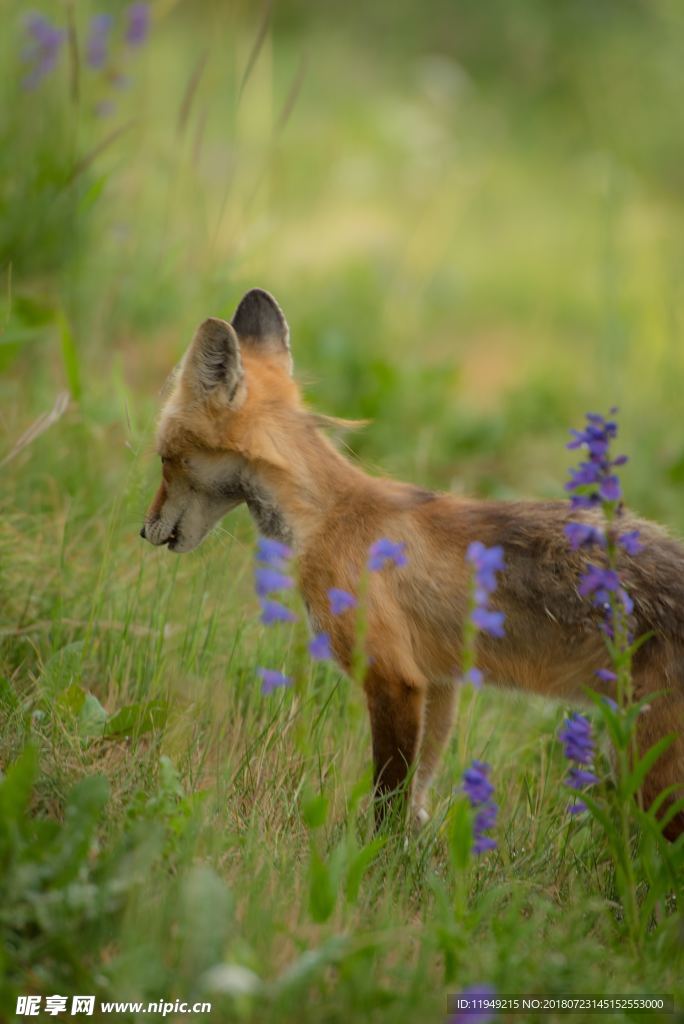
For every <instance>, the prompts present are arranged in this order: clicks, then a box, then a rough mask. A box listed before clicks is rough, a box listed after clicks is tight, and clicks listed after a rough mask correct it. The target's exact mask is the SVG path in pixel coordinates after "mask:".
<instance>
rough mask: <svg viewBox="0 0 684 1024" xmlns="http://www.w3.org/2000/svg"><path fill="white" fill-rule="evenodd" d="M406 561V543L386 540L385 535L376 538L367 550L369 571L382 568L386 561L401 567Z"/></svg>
mask: <svg viewBox="0 0 684 1024" xmlns="http://www.w3.org/2000/svg"><path fill="white" fill-rule="evenodd" d="M407 562H408V559H407V558H406V544H404V543H400V542H395V541H392V540H388V539H387V537H382V538H381V540H376V541H375V543H374V544H371V546H370V548H369V551H368V568H369V569H370V570H371V572H377V571H378V570H379V569H384V568H385V566H386V565H387V564H388V563H389V564H394V565H396V566H398V567H399V568H401V566H402V565H406V564H407Z"/></svg>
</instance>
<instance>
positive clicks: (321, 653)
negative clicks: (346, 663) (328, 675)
mask: <svg viewBox="0 0 684 1024" xmlns="http://www.w3.org/2000/svg"><path fill="white" fill-rule="evenodd" d="M309 654H310V655H311V657H312V658H313V660H314V661H331V660H332V656H333V653H332V651H331V649H330V638H329V637H328V634H327V633H317V634H316V636H315V637H314V638H313V640H312V641H311V643H310V644H309Z"/></svg>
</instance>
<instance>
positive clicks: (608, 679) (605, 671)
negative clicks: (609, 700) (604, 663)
mask: <svg viewBox="0 0 684 1024" xmlns="http://www.w3.org/2000/svg"><path fill="white" fill-rule="evenodd" d="M595 675H596V676H597V677H598V678H599V679H600V680H601V681H602V682H604V683H614V682H615V680H616V679H617V675H616V673H615V672H613V670H612V669H610V668H597V669H596V672H595Z"/></svg>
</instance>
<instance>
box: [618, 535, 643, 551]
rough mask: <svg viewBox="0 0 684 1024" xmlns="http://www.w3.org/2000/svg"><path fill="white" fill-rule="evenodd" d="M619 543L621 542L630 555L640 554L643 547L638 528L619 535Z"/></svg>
mask: <svg viewBox="0 0 684 1024" xmlns="http://www.w3.org/2000/svg"><path fill="white" fill-rule="evenodd" d="M618 544H620V545H621V546H622V547H623V548H624V550H625V551H626V552H627V554H628V555H632V556H633V555H638V554H639V552H640V551H641V550H642V548H643V546H644V545H643V544H642V543H641V540H640V539H639V531H638V530H628V531H627V533H623V534H621V535H620V536H619V537H618Z"/></svg>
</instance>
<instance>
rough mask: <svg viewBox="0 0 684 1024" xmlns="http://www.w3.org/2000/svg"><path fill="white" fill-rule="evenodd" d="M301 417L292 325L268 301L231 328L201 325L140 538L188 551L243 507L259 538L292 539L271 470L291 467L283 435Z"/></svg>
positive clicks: (165, 420) (262, 299) (251, 303)
mask: <svg viewBox="0 0 684 1024" xmlns="http://www.w3.org/2000/svg"><path fill="white" fill-rule="evenodd" d="M305 416H306V414H305V413H304V412H303V410H302V409H301V402H300V398H299V391H298V388H297V386H296V384H295V382H294V381H293V379H292V358H291V354H290V345H289V329H288V325H287V321H286V320H285V317H284V316H283V313H282V310H281V309H280V307H279V305H278V304H277V302H276V301H275V299H273V298H272V296H271V295H269V294H268V292H265V291H262V290H261V289H253V290H252V291H250V292H248V293H247V294H246V295H245V296H244V298H243V299H242V301H241V302H240V304H239V306H238V307H237V310H236V311H235V315H234V316H233V319H232V320H231V322H230V323H228V322H227V321H225V320H219V319H216V318H213V317H212V318H210V319H209V320H205V321H204V323H202V324H201V325H200V326H199V328H198V330H197V332H196V334H195V336H194V338H193V340H192V343H191V345H190V347H189V349H188V351H187V352H186V354H185V356H184V357H183V360H182V362H181V364H180V367H179V370H178V372H177V374H176V377H175V380H174V382H173V386H172V389H171V392H170V394H169V397H168V398H167V400H166V402H165V404H164V407H163V409H162V413H161V417H160V421H159V428H158V432H157V452H158V454H159V456H160V458H161V463H162V466H161V469H162V480H161V483H160V485H159V489H158V490H157V493H156V495H155V497H154V499H153V501H152V504H151V505H150V507H149V509H148V511H147V514H146V516H145V522H144V525H143V528H142V530H141V531H140V533H141V536H142V537H144V538H145V539H146V540H149V541H150V543H152V544H156V545H160V544H166V545H167V547H168V549H169V550H170V551H175V552H179V553H180V552H186V551H192V550H193V548H196V547H197V546H198V544H200V543H201V542H202V540H203V539H204V538H205V537H206V535H207V533H208V532H209V531H210V530H211V528H212V527H213V526H214V525H215V524H216V523H217V522H218V521H219V519H221V518H222V516H224V515H225V514H226V513H227V512H230V510H231V509H233V508H235V507H236V506H237V505H239V504H240V503H241V502H246V503H247V505H248V506H249V509H250V511H251V512H252V514H253V515H254V517H255V518H256V519H257V521H258V524H259V528H260V530H261V532H262V533H265V534H266V535H268V536H275V537H279V538H281V539H285V540H287V539H289V536H288V529H287V526H286V524H285V522H284V520H283V518H282V515H281V513H280V511H279V509H278V506H277V504H276V503H275V501H274V497H273V494H272V493H271V492H270V491H269V488H268V483H267V478H268V470H269V468H270V469H273V468H274V467H279V466H280V467H282V468H285V467H286V465H287V461H288V452H287V450H285V447H286V446H285V442H284V438H285V437H286V436H287V432H286V430H284V428H286V427H287V425H288V424H290V425H292V424H293V423H296V422H297V420H298V419H299V418H304V417H305Z"/></svg>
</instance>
